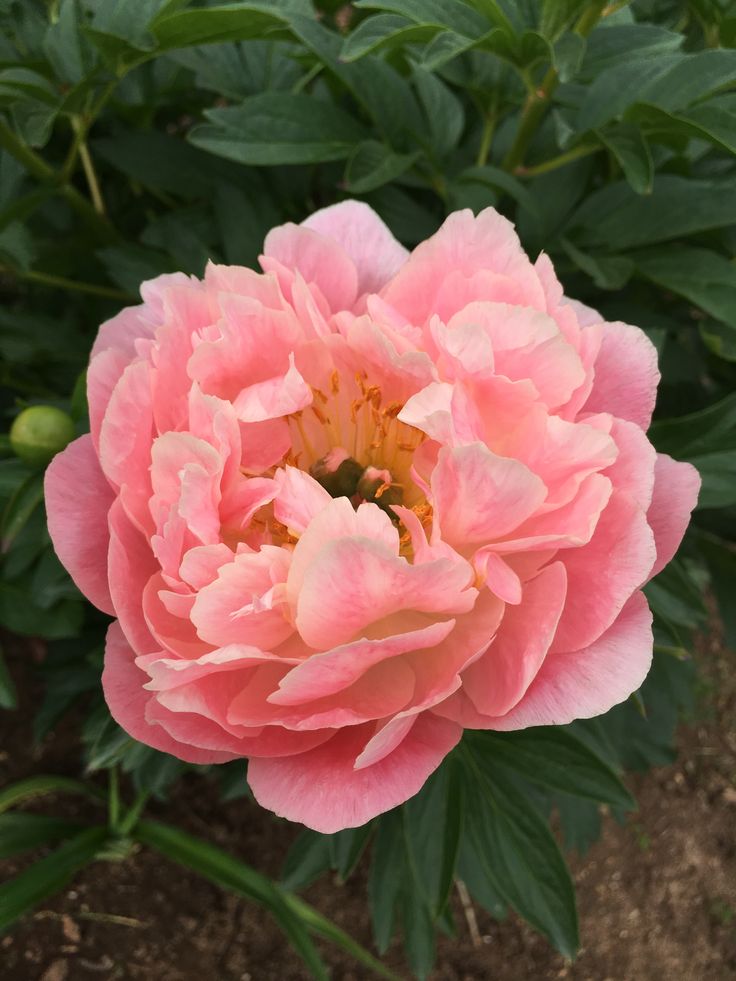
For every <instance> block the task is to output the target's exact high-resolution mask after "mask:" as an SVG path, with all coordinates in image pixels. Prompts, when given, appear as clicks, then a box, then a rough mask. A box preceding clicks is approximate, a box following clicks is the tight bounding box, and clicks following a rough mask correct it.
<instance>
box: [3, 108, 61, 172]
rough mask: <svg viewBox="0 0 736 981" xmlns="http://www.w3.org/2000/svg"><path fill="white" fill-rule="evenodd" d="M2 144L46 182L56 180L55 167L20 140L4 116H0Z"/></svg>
mask: <svg viewBox="0 0 736 981" xmlns="http://www.w3.org/2000/svg"><path fill="white" fill-rule="evenodd" d="M0 146H1V147H2V148H3V149H4V150H7V151H8V153H9V154H10V155H11V156H13V157H15V159H16V160H18V161H19V162H20V163H22V164H23V166H24V167H25V168H26V170H27V171H28V172H29V173H30V174H33V176H34V177H36V178H38V180H40V181H43V183H44V184H52V183H54V182H55V181H56V171H55V170H54V169H53V167H49V165H48V164H47V163H46V161H45V160H43V159H42V158H41V157H39V155H38V154H37V153H35V151H33V150H32V149H31V148H30V147H29V146H26V144H25V143H23V141H22V140H19V139H18V137H17V136H16V135H15V133H14V132H13V131H12V129H11V128H10V127H9V126H8V124H7V123H6V122H5V120H4V119H2V118H0Z"/></svg>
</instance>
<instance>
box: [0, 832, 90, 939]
mask: <svg viewBox="0 0 736 981" xmlns="http://www.w3.org/2000/svg"><path fill="white" fill-rule="evenodd" d="M107 835H108V832H107V828H89V829H88V830H87V831H83V832H81V834H78V835H76V836H75V837H74V838H71V839H70V840H69V841H67V842H66V843H65V844H63V845H62V846H61V847H60V848H59V849H58V850H57V851H55V852H53V853H52V854H51V855H47V856H46V858H42V859H41V860H40V861H39V862H36V864H35V865H32V866H31V867H30V868H28V869H26V870H25V871H24V872H21V874H20V875H18V876H16V877H15V878H14V879H11V880H10V881H9V882H5V883H3V884H2V885H0V931H2V930H6V929H7V928H8V926H10V924H11V923H13V922H14V921H15V920H17V919H18V918H19V917H20V916H23V914H24V913H27V912H29V911H30V910H31V909H33V908H34V907H35V906H37V905H38V904H39V903H40V902H42V901H43V900H44V899H46V898H47V897H49V896H52V895H54V893H56V892H59V890H61V889H63V888H64V886H65V885H66V884H67V882H68V881H69V880H70V879H71V877H72V876H73V875H74V873H75V872H77V871H78V870H79V869H81V868H82V867H83V866H85V865H87V864H88V863H89V862H91V861H92V860H93V859H94V857H95V855H96V854H97V852H98V851H99V850H100V849H101V848H102V846H103V845H104V843H105V841H106V839H107Z"/></svg>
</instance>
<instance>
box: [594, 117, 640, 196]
mask: <svg viewBox="0 0 736 981" xmlns="http://www.w3.org/2000/svg"><path fill="white" fill-rule="evenodd" d="M596 136H597V137H598V139H599V140H600V141H601V143H603V145H604V146H606V147H607V148H608V149H609V150H610V151H611V153H612V154H613V156H614V157H615V158H616V160H617V161H618V162H619V164H620V166H621V169H622V170H623V172H624V176H625V177H626V180H627V181H628V182H629V184H630V185H631V187H632V189H633V190H634V191H636V193H637V194H651V191H652V183H653V181H654V164H653V162H652V154H651V151H650V150H649V144H648V143H647V141H646V139H645V137H644V135H643V134H642V132H641V129H640V128H639V127H637V126H629V125H627V124H626V123H621V124H620V125H619V126H616V127H614V128H610V129H608V130H603V131H600V130H597V131H596Z"/></svg>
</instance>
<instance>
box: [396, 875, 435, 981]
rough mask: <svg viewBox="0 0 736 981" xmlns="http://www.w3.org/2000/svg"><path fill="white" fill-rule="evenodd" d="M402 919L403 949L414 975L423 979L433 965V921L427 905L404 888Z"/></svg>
mask: <svg viewBox="0 0 736 981" xmlns="http://www.w3.org/2000/svg"><path fill="white" fill-rule="evenodd" d="M401 911H402V918H403V921H404V950H405V951H406V959H407V960H408V962H409V965H410V967H411V969H412V972H413V973H414V975H415V976H416V977H417V978H419V979H420V981H425V979H426V978H427V977H428V976H429V973H430V972H431V970H432V968H433V967H434V960H435V933H434V923H433V922H432V919H431V918H430V915H429V911H428V910H427V907H426V906H425V905H424V904H423V903H422V902H420V901H419V900H418V897H417V896H416V895H415V894H414V893H413V892H412V890H411V889H408V888H406V889H405V891H404V896H403V903H402V906H401Z"/></svg>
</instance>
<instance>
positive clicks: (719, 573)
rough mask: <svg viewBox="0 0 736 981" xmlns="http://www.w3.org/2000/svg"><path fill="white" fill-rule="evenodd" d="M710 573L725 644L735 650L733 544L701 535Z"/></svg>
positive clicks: (735, 617) (735, 580)
mask: <svg viewBox="0 0 736 981" xmlns="http://www.w3.org/2000/svg"><path fill="white" fill-rule="evenodd" d="M698 544H699V546H700V551H701V552H702V553H703V556H704V557H705V561H706V563H707V566H708V572H709V573H710V581H711V586H712V588H713V592H714V593H715V595H716V600H717V601H718V610H719V612H720V614H721V620H722V621H723V630H724V633H725V635H726V645H727V646H728V647H729V648H731V650H734V651H736V604H735V603H734V601H733V587H734V583H736V552H734V549H733V546H732V545H731V544H729V543H726V542H721V541H717V540H716V539H714V538H710V537H708V538H706V537H705V536H703V537H702V538H701V539H700V541H699V542H698Z"/></svg>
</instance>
